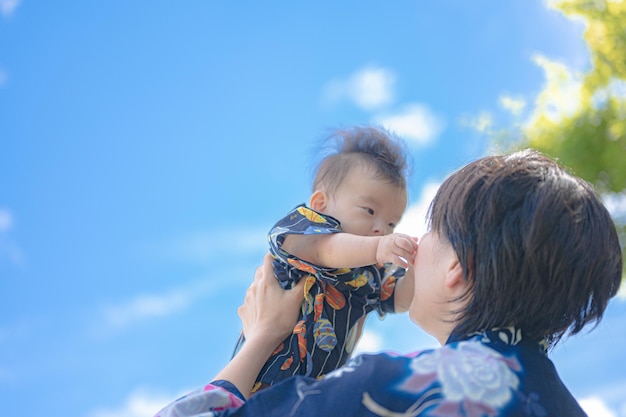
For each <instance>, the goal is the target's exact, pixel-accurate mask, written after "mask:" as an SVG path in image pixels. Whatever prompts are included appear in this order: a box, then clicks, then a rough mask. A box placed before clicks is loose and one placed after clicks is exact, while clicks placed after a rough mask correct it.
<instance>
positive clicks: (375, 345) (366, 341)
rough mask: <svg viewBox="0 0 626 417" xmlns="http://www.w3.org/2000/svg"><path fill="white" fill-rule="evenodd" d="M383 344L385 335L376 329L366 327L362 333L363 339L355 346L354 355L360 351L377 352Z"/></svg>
mask: <svg viewBox="0 0 626 417" xmlns="http://www.w3.org/2000/svg"><path fill="white" fill-rule="evenodd" d="M382 346H383V336H382V335H381V334H379V333H378V332H376V331H373V330H368V329H365V331H364V332H363V334H362V335H361V339H359V342H358V343H357V345H356V347H355V348H354V352H353V353H352V355H353V356H356V355H358V354H360V353H376V352H379V351H380V350H381V348H382Z"/></svg>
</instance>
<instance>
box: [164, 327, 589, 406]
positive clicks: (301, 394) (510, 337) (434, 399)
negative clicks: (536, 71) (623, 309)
mask: <svg viewBox="0 0 626 417" xmlns="http://www.w3.org/2000/svg"><path fill="white" fill-rule="evenodd" d="M241 398H242V397H241V394H240V393H239V392H238V391H237V389H236V388H235V387H234V386H233V385H232V384H230V383H228V382H225V381H214V382H212V383H211V384H210V385H208V389H205V390H202V389H201V390H198V391H195V392H194V393H192V394H191V395H189V396H186V397H183V398H182V399H180V400H178V401H176V402H174V403H172V404H170V405H169V406H167V407H166V408H165V409H164V410H162V411H161V412H160V413H159V414H157V416H158V417H207V416H214V417H224V416H229V415H237V416H244V417H245V416H298V417H313V416H316V417H317V416H321V415H323V416H345V417H351V416H355V417H356V416H370V417H371V416H378V417H505V416H506V417H547V416H557V417H558V416H567V417H584V416H585V413H584V412H583V411H582V409H581V408H580V406H579V405H578V404H577V403H576V400H575V399H574V398H573V397H572V395H571V394H570V393H569V391H568V390H567V388H566V387H565V386H564V385H563V383H562V382H561V379H560V378H559V376H558V374H557V372H556V370H555V368H554V366H553V364H552V362H551V361H550V360H549V358H548V357H547V354H546V351H545V343H544V342H543V341H540V340H527V339H525V338H524V335H523V332H522V331H521V330H520V329H516V328H502V329H493V330H491V331H488V332H483V333H478V334H474V335H471V336H460V335H453V336H452V337H451V338H450V339H449V340H448V342H447V344H446V345H444V346H443V347H441V348H437V349H430V350H424V351H419V352H414V353H411V354H408V355H398V354H390V353H380V354H376V355H359V356H357V357H355V358H353V359H351V360H350V361H349V362H348V363H347V364H346V365H345V366H344V367H343V368H340V369H338V370H335V371H333V372H330V373H328V374H326V375H325V376H324V377H322V378H307V377H302V376H295V377H292V378H289V379H287V380H285V381H283V382H282V383H281V384H278V385H275V386H272V387H270V388H267V389H265V390H263V391H260V392H258V393H256V394H254V395H252V397H251V398H250V399H249V400H248V401H247V402H244V401H242V400H241ZM194 413H195V414H194Z"/></svg>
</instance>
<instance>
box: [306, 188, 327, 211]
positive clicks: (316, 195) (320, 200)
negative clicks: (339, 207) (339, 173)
mask: <svg viewBox="0 0 626 417" xmlns="http://www.w3.org/2000/svg"><path fill="white" fill-rule="evenodd" d="M327 205H328V195H327V194H326V193H325V192H324V191H321V190H315V192H313V194H311V198H310V199H309V207H310V208H312V209H313V210H315V211H319V212H323V211H324V210H326V206H327Z"/></svg>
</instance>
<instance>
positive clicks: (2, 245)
mask: <svg viewBox="0 0 626 417" xmlns="http://www.w3.org/2000/svg"><path fill="white" fill-rule="evenodd" d="M14 225H15V222H14V220H13V214H12V213H11V211H9V210H8V209H4V208H0V261H2V260H3V259H8V260H9V262H10V263H12V264H13V265H18V266H19V265H24V262H25V261H24V254H23V253H22V250H21V249H20V248H19V247H18V246H17V245H16V244H15V242H13V240H11V238H10V237H9V236H8V232H9V231H10V230H11V229H13V227H14Z"/></svg>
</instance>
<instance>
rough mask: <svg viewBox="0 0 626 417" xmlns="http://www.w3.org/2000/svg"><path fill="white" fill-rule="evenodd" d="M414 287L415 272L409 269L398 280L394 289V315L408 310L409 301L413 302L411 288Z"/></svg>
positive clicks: (411, 268)
mask: <svg viewBox="0 0 626 417" xmlns="http://www.w3.org/2000/svg"><path fill="white" fill-rule="evenodd" d="M414 285H415V270H414V269H413V267H412V266H411V267H409V269H407V270H406V273H405V274H404V276H403V277H402V278H400V279H398V282H397V283H396V288H395V289H394V296H393V301H394V304H393V306H394V310H395V312H396V313H404V312H405V311H408V310H409V306H410V305H411V301H413V287H414Z"/></svg>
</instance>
